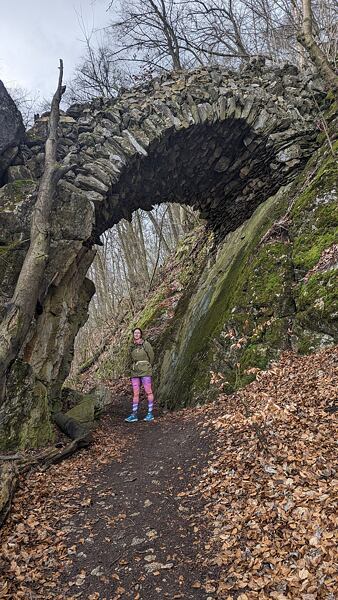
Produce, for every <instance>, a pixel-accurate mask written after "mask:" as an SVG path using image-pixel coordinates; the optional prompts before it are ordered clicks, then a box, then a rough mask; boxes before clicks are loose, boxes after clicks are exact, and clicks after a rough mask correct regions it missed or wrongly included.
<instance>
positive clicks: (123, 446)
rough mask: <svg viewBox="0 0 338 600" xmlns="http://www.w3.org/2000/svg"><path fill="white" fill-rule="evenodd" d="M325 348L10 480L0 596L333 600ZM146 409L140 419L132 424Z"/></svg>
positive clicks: (332, 372)
mask: <svg viewBox="0 0 338 600" xmlns="http://www.w3.org/2000/svg"><path fill="white" fill-rule="evenodd" d="M337 384H338V348H331V349H325V350H322V351H321V352H319V353H317V354H312V355H309V356H296V355H295V354H293V353H291V352H289V353H284V354H283V355H282V357H281V358H280V360H279V361H278V363H275V364H273V365H272V366H271V368H270V370H268V371H265V372H263V371H262V372H260V373H258V374H257V378H256V380H255V381H253V382H252V383H251V384H249V385H248V386H247V387H246V388H243V389H242V390H239V391H238V392H237V393H236V394H233V395H231V396H226V395H222V394H221V393H220V395H219V398H218V400H217V401H216V402H215V403H211V404H208V405H204V406H202V407H200V408H197V407H195V408H191V409H184V410H181V411H177V412H175V413H170V414H165V415H163V416H160V417H159V418H158V419H156V421H155V422H154V423H144V422H143V421H142V420H140V421H139V422H138V423H134V424H127V423H125V422H124V417H125V416H126V415H127V414H128V413H129V411H130V401H131V394H130V390H129V388H128V389H127V388H123V386H122V382H121V389H120V388H119V389H117V387H116V384H113V383H111V386H112V387H113V386H114V394H113V395H114V402H113V403H112V404H111V405H110V407H109V409H107V412H106V414H105V415H104V416H103V417H102V419H101V421H100V423H99V425H98V427H97V429H96V430H95V431H94V432H93V443H92V445H91V446H90V447H89V448H88V449H87V450H81V451H79V452H78V453H77V454H76V455H74V456H72V457H71V458H70V459H68V460H65V461H64V462H63V463H61V464H59V465H53V466H52V467H50V468H49V469H48V470H46V471H44V470H43V469H40V470H36V471H31V472H30V473H29V474H28V475H27V476H25V477H22V478H21V481H20V486H19V489H18V491H17V493H16V495H15V497H14V501H13V506H12V510H11V513H10V515H9V517H8V519H7V522H6V524H5V526H4V527H3V529H2V530H1V540H0V599H1V600H2V599H6V600H7V599H10V600H17V599H21V598H22V599H24V600H40V599H41V600H42V599H45V600H75V599H76V598H80V599H81V600H82V599H83V600H120V599H121V600H124V599H126V600H127V599H131V600H154V599H155V600H156V598H170V600H176V599H177V600H178V599H180V598H182V599H187V600H190V599H196V600H199V599H203V600H221V599H224V600H230V599H232V600H256V599H257V600H269V599H271V598H272V599H273V600H336V598H337V595H336V588H337V575H336V573H337V572H336V565H335V563H336V531H337V526H338V520H337V504H336V498H337V495H336V492H337V489H338V479H337V464H336V439H337V419H336V416H337V411H338V405H337V389H338V386H337ZM145 404H146V402H145V401H143V405H142V406H141V411H140V416H141V418H142V416H144V414H145V411H146V405H145Z"/></svg>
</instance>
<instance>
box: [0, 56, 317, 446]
mask: <svg viewBox="0 0 338 600" xmlns="http://www.w3.org/2000/svg"><path fill="white" fill-rule="evenodd" d="M325 103H326V101H325V98H324V93H323V92H322V88H321V83H320V81H313V79H312V75H310V74H300V73H298V71H297V69H296V68H295V67H291V66H290V65H285V66H284V67H283V68H274V69H271V68H266V67H264V66H261V67H260V68H259V69H258V68H256V67H255V66H254V65H253V66H252V65H251V66H249V67H248V68H247V69H246V70H245V71H243V72H241V73H231V72H228V71H224V70H222V69H221V68H219V67H212V68H201V69H199V70H197V71H194V72H191V73H178V74H173V75H171V76H167V75H165V76H163V77H161V78H158V79H156V80H153V81H152V82H150V83H147V84H144V85H142V86H140V87H138V88H135V89H134V90H131V91H128V92H125V93H124V94H122V95H121V96H120V97H119V98H117V99H116V100H107V99H102V98H98V99H96V100H94V101H93V102H91V103H88V104H86V105H74V106H72V107H71V108H70V109H69V110H68V111H67V114H63V115H62V116H61V123H60V135H61V137H60V147H59V156H58V159H59V161H60V162H62V163H64V164H67V165H71V166H72V168H71V170H70V171H68V173H67V174H66V175H65V177H64V179H62V180H61V181H60V182H59V184H58V189H57V199H56V204H55V207H54V213H53V222H52V231H51V254H50V260H49V263H48V266H47V269H46V272H45V277H44V281H43V285H42V288H41V294H40V298H39V305H38V307H37V314H36V316H35V319H34V322H33V323H32V327H31V331H30V332H29V335H28V338H27V343H26V345H25V347H24V348H23V349H22V353H21V356H20V361H21V362H22V363H23V364H26V365H28V366H29V373H28V375H27V374H26V375H25V377H26V379H25V381H26V380H27V377H29V378H30V382H31V383H30V385H31V390H32V393H31V394H30V393H29V392H28V391H27V393H26V399H27V400H26V404H25V411H26V412H25V415H24V417H25V419H28V420H29V419H30V418H31V417H30V416H29V415H31V414H32V411H34V410H35V408H36V401H35V399H34V398H35V396H34V393H33V390H34V389H35V385H36V384H37V383H38V384H42V385H43V386H44V388H45V389H46V397H47V399H48V407H49V410H52V409H53V408H58V405H59V403H60V398H61V393H60V389H61V385H62V382H63V381H64V379H65V377H66V375H67V372H68V368H69V364H70V361H71V357H72V350H73V341H74V337H75V335H76V332H77V330H78V328H79V327H80V326H81V325H82V324H83V322H84V321H85V319H86V315H87V305H88V302H89V300H90V298H91V295H92V294H93V293H94V290H93V286H92V284H91V283H90V282H89V281H88V280H87V279H86V278H85V275H86V272H87V269H88V267H89V265H90V263H91V261H92V259H93V256H94V254H95V251H94V250H93V246H94V245H95V243H96V242H97V241H98V239H99V235H100V234H101V233H102V232H103V231H105V230H106V229H107V228H109V227H111V226H112V225H113V224H115V223H117V222H118V221H119V220H120V219H121V218H123V217H125V218H130V217H131V214H132V212H133V211H134V210H136V209H137V208H143V209H147V210H149V209H151V207H152V206H153V204H155V203H158V202H164V201H175V202H181V203H186V204H190V205H192V206H194V207H195V208H197V209H199V210H200V211H201V213H202V216H204V217H205V218H206V219H207V220H208V222H209V226H210V228H212V229H213V231H215V233H216V237H217V238H218V239H223V238H224V237H225V236H226V235H227V234H229V232H235V230H237V228H238V227H239V226H242V227H244V228H245V227H246V226H245V225H243V223H244V221H247V219H249V218H250V217H251V215H253V213H254V211H255V210H256V209H257V207H258V206H259V205H260V204H261V203H263V202H264V201H265V200H266V199H267V198H268V197H269V196H271V195H272V194H274V193H275V192H276V191H277V190H278V189H280V187H281V186H283V185H287V184H289V183H290V182H291V181H292V180H293V179H294V178H295V177H296V176H297V173H298V172H299V171H300V170H301V168H302V167H303V166H304V164H305V163H306V161H307V160H308V157H309V155H310V154H311V153H312V152H313V151H314V149H315V148H316V147H317V140H316V138H317V134H318V130H317V127H316V119H317V111H318V104H319V105H320V106H321V107H322V109H325V105H326V104H325ZM47 126H48V119H47V117H43V118H41V119H40V120H39V121H38V122H37V123H36V125H35V126H34V128H33V129H31V130H30V131H29V132H27V134H26V138H25V141H24V142H23V143H21V144H20V147H19V149H18V153H17V155H16V157H15V160H14V163H13V162H12V163H11V165H9V167H8V168H7V170H6V172H5V173H4V179H3V181H6V182H8V183H7V184H6V185H4V186H3V187H2V188H1V190H0V252H1V255H0V256H2V257H3V260H2V261H1V262H0V275H1V279H0V281H1V284H0V285H1V290H0V311H1V310H2V309H1V306H2V307H3V310H5V305H6V302H7V301H8V300H9V299H10V298H11V295H12V292H13V289H14V285H15V280H16V277H17V273H18V272H19V269H20V267H21V264H22V260H23V257H24V254H25V251H26V249H27V244H28V238H29V223H30V215H31V211H32V206H33V204H34V200H35V193H36V185H37V182H38V180H39V178H40V177H41V174H42V171H43V164H44V141H45V139H46V135H47ZM234 235H237V234H234ZM243 235H244V233H243ZM255 239H256V238H255ZM251 249H252V246H251ZM243 252H244V248H243ZM236 260H237V259H236ZM20 361H18V368H19V367H20V364H21V362H20ZM20 368H21V367H20ZM16 369H17V365H14V367H13V369H12V372H11V376H10V381H9V385H12V387H11V390H12V393H11V396H10V397H9V396H8V398H7V401H6V403H5V405H4V406H2V407H1V408H0V439H1V440H4V441H3V442H2V444H3V446H7V447H8V446H10V447H15V446H16V445H21V446H24V445H29V444H32V440H30V439H29V436H28V437H27V436H26V435H24V436H22V425H21V423H20V405H21V400H20V393H19V392H18V394H16V393H15V391H14V388H15V386H14V382H16V384H18V381H19V379H18V373H17V370H16ZM19 370H20V369H19ZM27 385H28V384H27ZM28 387H29V386H28ZM28 387H27V390H28ZM41 410H43V411H44V410H45V408H44V407H43V408H42V409H41ZM9 432H10V434H9ZM8 440H10V443H9V442H8ZM36 443H39V442H38V441H37V442H36Z"/></svg>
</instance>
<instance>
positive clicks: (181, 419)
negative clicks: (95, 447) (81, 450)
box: [55, 400, 213, 600]
mask: <svg viewBox="0 0 338 600" xmlns="http://www.w3.org/2000/svg"><path fill="white" fill-rule="evenodd" d="M128 409H129V400H128V401H127V400H126V401H122V402H120V404H119V405H115V407H114V414H113V416H112V419H111V434H112V435H115V434H116V432H115V428H114V425H116V426H117V427H118V431H119V435H120V436H127V437H129V438H132V439H131V440H130V442H131V443H130V444H128V446H129V449H128V450H127V451H126V452H125V453H124V454H123V458H122V461H121V462H117V461H116V460H112V461H111V462H109V463H108V464H107V465H104V467H103V468H100V469H99V470H98V471H97V472H96V473H95V474H94V476H92V477H91V478H90V481H88V483H87V484H86V485H82V486H81V487H80V488H79V489H78V490H72V492H71V493H69V494H68V495H67V494H66V495H65V496H64V501H65V503H69V502H70V503H71V502H72V498H74V496H75V497H77V505H78V507H79V509H78V510H77V512H75V513H73V514H72V516H71V518H70V519H69V521H68V522H65V523H64V528H65V527H66V528H68V535H67V546H68V553H69V558H70V561H71V562H70V564H68V565H67V566H66V568H65V569H64V571H63V573H62V576H61V581H59V585H58V589H57V590H55V597H57V595H58V594H62V595H63V597H64V598H70V597H72V598H77V597H79V598H86V599H88V600H94V599H100V600H104V599H106V600H117V599H119V598H122V599H123V598H126V599H127V598H132V599H134V600H152V599H153V598H170V599H176V598H177V599H178V598H185V599H187V600H188V599H190V598H191V599H195V598H196V599H198V598H204V599H206V598H208V599H209V598H210V600H211V599H212V598H213V596H212V595H210V594H207V593H206V591H205V589H203V588H202V587H201V585H202V583H203V582H204V581H205V580H206V578H207V577H208V574H207V573H206V572H203V571H201V567H200V566H199V562H201V561H200V560H199V559H203V541H202V540H203V539H204V540H205V539H206V538H207V534H206V531H204V530H203V526H201V524H200V523H199V520H198V518H197V517H198V514H199V513H200V510H199V509H200V507H198V506H197V505H196V500H194V502H195V504H192V503H191V501H190V500H189V496H186V495H183V493H186V492H187V491H188V490H189V488H191V487H193V486H194V485H195V482H196V481H197V480H198V478H200V477H201V475H202V473H203V470H204V468H205V466H206V463H207V456H208V445H207V442H206V441H204V440H205V438H203V437H201V436H200V432H199V423H198V419H196V418H193V417H192V416H191V413H190V412H189V413H188V414H187V413H186V412H184V411H183V412H182V413H176V414H174V415H167V416H165V417H163V418H160V419H157V420H156V421H155V422H154V423H144V422H143V421H139V422H138V423H135V424H124V423H123V420H122V417H123V416H125V415H126V414H128ZM142 415H143V413H142V411H141V417H142ZM121 421H122V423H123V425H121Z"/></svg>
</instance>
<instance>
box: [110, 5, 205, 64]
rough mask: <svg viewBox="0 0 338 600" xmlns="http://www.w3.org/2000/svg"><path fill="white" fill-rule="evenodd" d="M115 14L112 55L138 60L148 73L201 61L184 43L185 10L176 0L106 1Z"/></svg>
mask: <svg viewBox="0 0 338 600" xmlns="http://www.w3.org/2000/svg"><path fill="white" fill-rule="evenodd" d="M111 8H114V13H115V14H116V17H114V19H113V20H112V22H111V24H110V27H109V29H110V31H111V33H112V36H113V39H114V41H115V43H116V50H115V52H114V55H115V57H116V58H117V57H121V58H123V60H124V61H131V62H132V63H134V64H137V63H140V64H141V65H144V66H146V67H147V69H148V70H149V71H150V72H153V73H155V72H158V71H159V70H167V71H171V70H173V69H174V70H180V69H184V68H188V67H193V66H194V65H196V63H199V64H201V62H202V61H201V59H199V57H198V53H196V50H195V49H194V48H193V47H189V45H188V44H187V28H188V21H187V13H186V10H185V5H184V3H183V2H176V1H175V0H124V1H123V2H122V1H121V0H120V1H119V0H115V1H113V2H111V3H110V4H109V9H111Z"/></svg>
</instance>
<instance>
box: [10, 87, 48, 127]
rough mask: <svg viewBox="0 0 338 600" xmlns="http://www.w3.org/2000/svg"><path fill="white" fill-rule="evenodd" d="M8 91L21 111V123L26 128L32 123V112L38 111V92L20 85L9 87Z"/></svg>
mask: <svg viewBox="0 0 338 600" xmlns="http://www.w3.org/2000/svg"><path fill="white" fill-rule="evenodd" d="M8 91H9V93H10V95H11V97H12V98H13V100H14V102H15V104H16V106H17V107H18V109H19V111H20V112H21V115H22V120H23V124H24V126H25V128H26V129H27V128H28V127H30V126H32V125H33V123H34V114H36V113H37V112H39V103H40V100H39V94H38V93H37V92H29V91H28V90H26V89H25V88H23V87H21V86H13V87H9V88H8ZM49 107H50V104H49Z"/></svg>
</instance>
